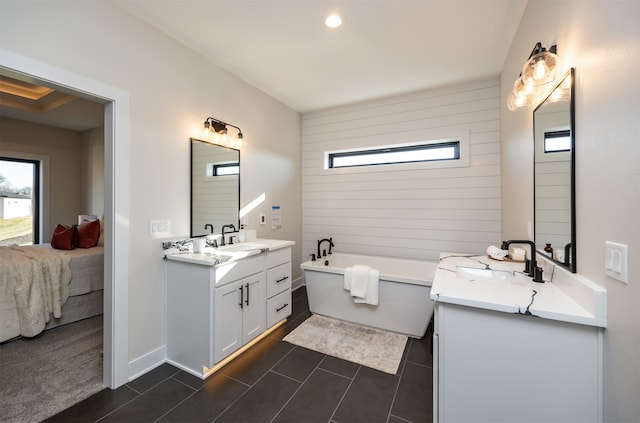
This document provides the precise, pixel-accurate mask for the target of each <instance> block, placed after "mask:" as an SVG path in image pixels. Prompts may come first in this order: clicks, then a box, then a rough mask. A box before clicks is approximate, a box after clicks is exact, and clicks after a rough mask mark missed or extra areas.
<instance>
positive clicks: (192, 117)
mask: <svg viewBox="0 0 640 423" xmlns="http://www.w3.org/2000/svg"><path fill="white" fill-rule="evenodd" d="M0 7H1V9H2V10H1V13H0V40H1V41H0V42H1V47H2V48H4V49H7V50H9V51H13V52H15V53H18V54H20V55H23V56H26V57H30V58H33V59H35V60H38V61H40V62H43V63H46V64H49V65H51V66H55V67H57V68H60V69H64V70H68V71H69V72H73V73H75V74H78V75H86V77H87V78H91V79H92V80H95V81H99V82H102V83H104V84H107V85H109V86H113V87H117V88H118V89H121V90H123V91H125V92H127V93H128V94H129V99H130V114H129V119H130V122H129V124H130V134H129V135H130V147H129V158H130V164H131V165H130V169H129V174H130V183H129V187H130V192H131V195H130V215H129V222H128V224H129V227H130V233H129V238H130V245H129V247H130V257H129V263H130V268H129V269H128V276H129V287H128V299H129V301H128V303H129V322H128V327H129V351H128V357H129V360H130V361H133V360H135V359H138V358H140V357H144V356H146V355H148V354H150V353H153V352H155V351H158V350H161V349H162V348H163V347H164V344H165V333H164V316H165V292H164V280H163V277H164V276H163V266H162V260H160V240H158V239H154V238H151V237H150V236H149V235H148V221H149V220H150V219H158V218H163V219H164V218H166V219H170V220H171V229H172V236H173V237H183V236H188V235H189V138H190V137H192V136H199V135H200V134H201V132H200V131H201V128H202V124H203V122H204V119H205V118H206V117H207V116H214V117H217V118H220V119H222V120H224V121H226V122H231V123H233V124H235V125H238V126H240V127H241V128H242V130H243V133H244V134H245V139H246V141H247V143H248V144H247V146H246V147H245V148H244V149H243V151H242V163H243V169H244V166H245V164H246V165H247V168H249V171H247V172H246V174H245V173H244V172H243V175H242V194H241V203H244V202H245V201H248V200H249V199H251V198H252V197H253V196H254V195H255V193H257V192H264V193H265V195H266V198H267V201H268V202H269V204H279V205H281V206H282V207H283V210H284V213H283V214H284V215H285V216H286V218H287V219H286V220H285V222H284V227H283V228H282V229H281V230H279V231H271V230H268V229H266V228H258V229H259V235H260V236H265V237H272V238H282V239H290V240H293V241H296V242H297V243H298V245H299V244H300V235H299V228H300V211H299V209H300V202H301V201H300V183H299V180H300V170H299V160H300V147H299V145H300V117H299V115H298V114H297V113H296V112H294V111H292V110H291V109H289V108H287V107H285V106H284V105H282V104H280V103H278V102H276V101H275V100H273V99H272V98H271V97H268V96H267V95H265V94H263V93H262V92H260V91H258V90H256V89H255V88H253V87H251V86H249V85H247V84H246V83H244V82H242V81H240V80H239V79H237V78H236V77H234V76H232V75H230V74H228V73H227V72H225V71H223V70H221V69H220V68H218V67H216V66H214V65H212V64H211V63H209V62H208V61H206V60H205V59H204V58H203V57H201V56H199V55H196V54H195V53H193V52H192V51H191V50H188V49H186V48H185V47H183V46H182V45H180V44H178V43H177V42H175V41H174V40H172V39H170V38H168V37H166V36H165V35H163V34H161V33H159V32H158V31H156V30H155V29H152V28H150V27H149V26H147V25H146V24H144V23H142V22H140V21H139V20H137V19H135V18H134V17H132V16H130V15H129V14H127V13H125V12H123V11H121V10H120V9H119V8H117V7H116V6H114V5H112V4H110V3H107V2H38V5H37V7H33V4H31V3H30V2H2V4H1V6H0ZM26 22H28V23H29V24H28V27H29V30H28V31H27V30H25V23H26ZM185 25H188V22H185ZM117 171H118V170H117V169H116V172H117ZM267 207H268V205H267V204H264V205H262V206H261V208H259V209H257V210H256V211H255V213H260V212H262V211H264V212H265V213H266V210H267ZM255 216H256V215H254V214H252V216H250V224H251V223H252V222H251V219H253V223H257V217H255ZM299 257H300V256H299V250H298V249H294V254H293V260H294V262H293V269H298V268H299V266H298V264H299ZM298 274H299V270H298Z"/></svg>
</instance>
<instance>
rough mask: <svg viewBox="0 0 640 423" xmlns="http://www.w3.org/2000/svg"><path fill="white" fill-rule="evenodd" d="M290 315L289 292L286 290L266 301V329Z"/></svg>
mask: <svg viewBox="0 0 640 423" xmlns="http://www.w3.org/2000/svg"><path fill="white" fill-rule="evenodd" d="M290 315H291V290H289V289H288V290H286V291H284V292H281V293H280V294H278V295H276V296H275V297H273V298H271V299H270V300H267V328H270V327H271V326H273V325H275V324H276V323H278V322H279V321H280V320H282V319H284V318H285V317H289V316H290Z"/></svg>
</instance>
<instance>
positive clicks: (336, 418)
mask: <svg viewBox="0 0 640 423" xmlns="http://www.w3.org/2000/svg"><path fill="white" fill-rule="evenodd" d="M309 316H310V313H309V306H308V303H307V296H306V290H305V289H304V288H300V289H298V290H296V291H294V293H293V314H292V316H291V317H290V318H289V320H288V321H287V323H286V324H285V325H283V326H282V327H280V328H279V329H278V330H277V331H276V332H274V333H272V334H271V335H269V336H268V337H266V338H265V339H264V340H262V341H261V342H259V343H258V344H256V345H255V346H254V347H252V348H251V349H249V350H248V351H246V352H245V353H244V354H243V355H241V356H240V357H238V358H237V359H235V360H234V361H232V362H231V363H229V364H228V365H226V366H225V367H224V368H222V369H221V370H219V371H218V372H217V373H215V374H214V375H213V376H211V377H209V378H208V379H206V380H204V381H203V380H200V379H199V378H197V377H195V376H192V375H190V374H188V373H186V372H184V371H182V370H180V369H177V368H175V367H173V366H171V365H168V364H163V365H161V366H160V367H158V368H156V369H154V370H152V371H150V372H149V373H147V374H145V375H143V376H141V377H139V378H137V379H135V380H133V381H131V382H129V383H127V384H125V385H124V386H122V387H120V388H118V389H116V390H110V389H105V390H103V391H101V392H99V393H97V394H95V395H93V396H91V397H89V398H87V399H86V400H84V401H82V402H80V403H78V404H76V405H74V406H73V407H71V408H68V409H67V410H64V411H62V412H61V413H59V414H57V415H55V416H53V417H51V418H50V419H48V420H47V421H48V422H65V423H67V422H98V421H99V422H305V423H306V422H337V423H346V422H367V423H371V422H393V423H398V422H414V423H417V422H431V421H432V398H433V395H432V392H433V391H432V360H431V353H430V339H429V337H428V336H425V338H423V339H420V340H418V339H412V338H409V341H408V342H407V347H406V348H405V351H404V355H403V358H402V362H401V364H400V368H399V370H398V374H396V375H389V374H386V373H382V372H379V371H377V370H373V369H370V368H368V367H363V366H360V365H358V364H354V363H351V362H348V361H344V360H341V359H338V358H334V357H331V356H327V355H325V354H321V353H318V352H315V351H311V350H307V349H305V348H301V347H297V346H294V345H292V344H289V343H287V342H283V341H282V338H283V337H284V336H285V335H286V334H287V333H289V332H291V331H292V330H293V329H294V328H295V327H296V326H298V325H299V324H300V323H302V322H303V321H304V320H305V319H306V318H307V317H309Z"/></svg>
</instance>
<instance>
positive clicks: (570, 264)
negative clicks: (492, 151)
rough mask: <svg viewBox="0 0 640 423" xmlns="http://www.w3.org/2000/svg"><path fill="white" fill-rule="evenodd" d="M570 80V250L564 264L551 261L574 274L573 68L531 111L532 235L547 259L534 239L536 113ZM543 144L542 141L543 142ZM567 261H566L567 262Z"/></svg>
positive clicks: (574, 133) (574, 136)
mask: <svg viewBox="0 0 640 423" xmlns="http://www.w3.org/2000/svg"><path fill="white" fill-rule="evenodd" d="M567 78H571V84H570V86H569V96H570V97H569V131H570V142H571V152H570V170H569V173H570V178H571V181H570V191H571V192H570V197H571V198H570V203H571V210H570V216H571V222H570V231H571V235H570V242H571V249H570V255H569V257H567V256H566V255H565V256H564V262H561V261H559V260H556V259H555V258H551V260H552V261H553V262H554V263H556V264H558V265H560V266H563V267H565V268H567V269H568V270H570V271H571V272H572V273H576V271H577V267H576V148H575V147H576V132H575V68H571V69H570V70H569V71H568V72H567V73H566V74H565V75H564V76H563V77H562V79H561V81H560V83H559V84H557V85H556V86H555V87H554V88H553V89H552V90H551V92H550V93H549V95H548V96H547V97H545V99H544V100H542V101H541V102H540V104H538V106H537V107H536V108H535V109H534V110H533V148H534V154H533V216H534V217H533V235H534V243H535V244H536V249H537V250H538V252H539V254H542V255H544V256H545V257H548V255H547V253H546V252H545V251H543V250H541V249H539V247H538V246H539V243H538V240H537V239H536V157H535V155H536V112H537V111H538V109H540V108H541V107H542V106H544V105H545V104H549V100H550V98H551V96H552V94H553V93H554V91H555V90H556V89H558V88H559V87H560V86H561V85H562V84H563V83H564V81H565V79H567ZM543 142H544V141H543ZM567 260H568V261H567Z"/></svg>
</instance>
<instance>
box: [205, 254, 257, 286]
mask: <svg viewBox="0 0 640 423" xmlns="http://www.w3.org/2000/svg"><path fill="white" fill-rule="evenodd" d="M261 272H264V255H257V256H253V257H249V258H246V259H241V260H238V261H230V262H227V263H222V264H219V265H217V266H216V267H215V271H214V272H212V273H211V275H212V277H213V284H214V286H216V287H218V286H222V285H226V284H228V283H229V282H233V281H237V280H238V279H242V278H246V277H247V276H250V275H255V274H256V273H261Z"/></svg>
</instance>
